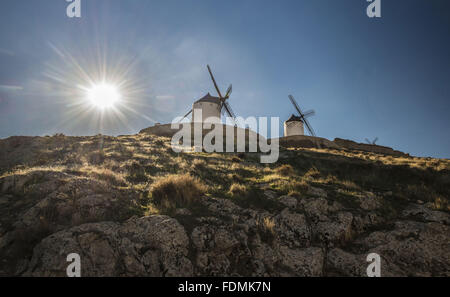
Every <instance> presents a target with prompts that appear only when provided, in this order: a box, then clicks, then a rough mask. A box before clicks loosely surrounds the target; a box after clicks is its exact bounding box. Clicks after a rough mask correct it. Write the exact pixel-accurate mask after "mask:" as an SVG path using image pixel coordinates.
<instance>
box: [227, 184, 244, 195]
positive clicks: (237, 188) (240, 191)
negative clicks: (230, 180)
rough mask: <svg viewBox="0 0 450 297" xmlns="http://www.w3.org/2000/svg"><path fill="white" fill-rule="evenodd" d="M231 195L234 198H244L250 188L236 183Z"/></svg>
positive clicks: (232, 187) (232, 186) (233, 185)
mask: <svg viewBox="0 0 450 297" xmlns="http://www.w3.org/2000/svg"><path fill="white" fill-rule="evenodd" d="M229 193H230V194H231V196H233V197H244V196H246V195H247V193H248V188H247V187H246V186H245V185H243V184H238V183H234V184H232V185H231V187H230V191H229Z"/></svg>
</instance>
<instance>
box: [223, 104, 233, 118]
mask: <svg viewBox="0 0 450 297" xmlns="http://www.w3.org/2000/svg"><path fill="white" fill-rule="evenodd" d="M223 107H224V108H225V110H226V112H227V113H228V115H229V116H230V117H232V118H233V120H235V119H236V115H235V114H234V112H233V109H231V106H230V104H228V102H224V103H223Z"/></svg>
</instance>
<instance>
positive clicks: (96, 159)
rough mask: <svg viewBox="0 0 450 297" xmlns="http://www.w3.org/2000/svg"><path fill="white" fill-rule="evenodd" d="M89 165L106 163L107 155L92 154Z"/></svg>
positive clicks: (101, 153)
mask: <svg viewBox="0 0 450 297" xmlns="http://www.w3.org/2000/svg"><path fill="white" fill-rule="evenodd" d="M87 159H88V162H89V164H92V165H99V164H102V163H103V162H104V161H105V154H104V153H103V151H97V152H92V153H90V154H89V155H88V157H87Z"/></svg>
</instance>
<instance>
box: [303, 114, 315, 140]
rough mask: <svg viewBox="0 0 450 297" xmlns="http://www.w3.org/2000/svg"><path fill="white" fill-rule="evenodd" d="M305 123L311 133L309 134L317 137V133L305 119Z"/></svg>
mask: <svg viewBox="0 0 450 297" xmlns="http://www.w3.org/2000/svg"><path fill="white" fill-rule="evenodd" d="M303 122H304V123H305V126H306V128H307V129H308V131H309V134H311V136H314V137H315V136H316V133H315V132H314V130H313V128H312V127H311V125H310V124H309V122H308V120H307V119H305V118H303Z"/></svg>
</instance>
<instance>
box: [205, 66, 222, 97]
mask: <svg viewBox="0 0 450 297" xmlns="http://www.w3.org/2000/svg"><path fill="white" fill-rule="evenodd" d="M207 67H208V71H209V75H211V79H212V81H213V83H214V87H215V88H216V91H217V94H219V98H220V99H222V98H223V97H222V94H221V93H220V90H219V87H218V86H217V83H216V80H215V79H214V75H213V74H212V71H211V68H210V67H209V65H207Z"/></svg>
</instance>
